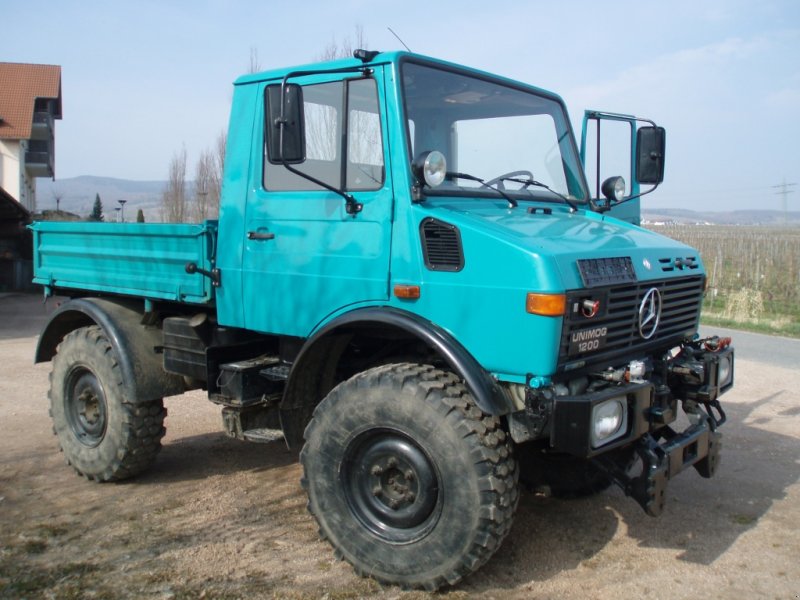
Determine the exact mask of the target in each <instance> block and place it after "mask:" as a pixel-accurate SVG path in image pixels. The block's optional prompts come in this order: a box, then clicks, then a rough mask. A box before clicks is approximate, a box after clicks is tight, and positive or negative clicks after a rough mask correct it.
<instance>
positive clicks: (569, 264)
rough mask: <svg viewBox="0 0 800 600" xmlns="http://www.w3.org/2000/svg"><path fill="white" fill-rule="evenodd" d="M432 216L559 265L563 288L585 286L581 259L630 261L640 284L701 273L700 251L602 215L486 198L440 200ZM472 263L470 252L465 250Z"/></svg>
mask: <svg viewBox="0 0 800 600" xmlns="http://www.w3.org/2000/svg"><path fill="white" fill-rule="evenodd" d="M432 213H435V214H431V215H430V216H434V217H435V218H437V219H441V220H442V221H445V222H448V223H451V224H452V225H455V226H457V227H458V228H459V229H461V230H462V231H468V232H469V234H470V236H472V235H476V236H480V235H481V234H483V235H485V236H487V237H490V238H493V239H495V240H497V241H498V242H499V243H501V244H504V245H511V246H514V247H516V248H518V249H520V250H523V251H525V252H527V253H528V254H530V255H531V257H532V258H533V259H534V260H536V261H544V262H547V263H550V264H554V265H555V266H556V267H557V268H558V270H559V272H560V276H561V277H560V279H561V283H562V285H563V286H564V289H575V288H580V287H583V282H582V279H581V276H580V272H579V270H578V266H577V261H578V260H579V259H588V258H618V257H629V258H630V259H631V262H632V264H633V267H634V269H635V272H636V276H637V279H638V280H639V281H647V280H655V279H665V278H671V277H681V276H687V275H701V274H703V273H704V270H703V265H702V262H701V260H700V255H699V253H698V252H697V251H696V250H694V249H693V248H691V247H689V246H686V245H685V244H683V243H680V242H677V241H675V240H672V239H670V238H667V237H665V236H663V235H660V234H658V233H655V232H653V231H650V230H647V229H644V228H642V227H639V226H636V225H632V224H630V223H627V222H625V221H620V220H618V219H614V218H612V217H609V216H604V215H602V214H599V213H595V212H591V211H585V210H579V211H577V212H574V213H573V212H570V211H569V209H568V207H566V206H563V207H562V206H560V205H547V206H546V207H544V208H543V207H542V206H541V205H539V206H535V207H533V206H531V207H528V206H526V205H525V204H522V203H521V204H520V206H519V207H517V208H510V209H509V208H506V207H505V206H502V205H501V204H500V203H494V202H491V201H489V202H487V201H486V200H475V201H462V202H441V203H438V205H437V207H436V210H434V211H432ZM465 253H467V260H469V255H468V253H469V248H465Z"/></svg>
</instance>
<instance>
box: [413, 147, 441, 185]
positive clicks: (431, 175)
mask: <svg viewBox="0 0 800 600" xmlns="http://www.w3.org/2000/svg"><path fill="white" fill-rule="evenodd" d="M412 169H413V171H414V175H416V176H417V179H419V180H420V183H423V182H424V183H425V184H426V185H428V186H429V187H436V186H438V185H441V183H442V182H443V181H444V178H445V177H446V176H447V160H445V157H444V154H442V153H441V152H439V151H438V150H432V151H430V152H423V153H422V154H420V155H419V156H417V158H416V159H414V162H413V164H412Z"/></svg>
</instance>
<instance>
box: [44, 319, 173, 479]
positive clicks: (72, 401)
mask: <svg viewBox="0 0 800 600" xmlns="http://www.w3.org/2000/svg"><path fill="white" fill-rule="evenodd" d="M49 397H50V416H51V417H52V419H53V432H54V433H55V434H56V436H57V437H58V442H59V445H60V446H61V450H62V451H63V452H64V457H65V458H66V461H67V464H69V465H71V466H72V467H73V468H74V469H75V470H76V471H77V472H78V474H79V475H83V476H84V477H86V478H87V479H90V480H94V481H116V480H120V479H126V478H128V477H132V476H133V475H136V474H138V473H141V472H142V471H144V470H145V469H146V468H147V467H149V466H150V465H151V464H152V462H153V460H155V457H156V454H158V451H159V450H160V449H161V438H162V437H164V433H165V432H166V431H165V429H164V427H163V424H164V417H165V416H166V414H167V413H166V410H165V409H164V404H163V401H162V400H161V399H160V398H159V399H157V400H152V401H149V402H139V403H136V404H134V403H133V402H131V400H130V398H129V397H128V394H127V388H126V385H125V382H124V381H123V380H122V372H121V369H120V367H119V364H118V362H117V359H116V357H115V353H114V350H113V349H112V347H111V344H110V343H109V341H108V339H107V338H106V336H105V334H104V333H103V331H102V330H101V329H100V328H99V327H97V326H90V327H82V328H80V329H76V330H75V331H73V332H71V333H69V334H67V336H66V337H65V338H64V339H63V340H62V342H61V343H60V344H59V346H58V349H57V352H56V355H55V357H54V358H53V368H52V371H51V372H50V393H49Z"/></svg>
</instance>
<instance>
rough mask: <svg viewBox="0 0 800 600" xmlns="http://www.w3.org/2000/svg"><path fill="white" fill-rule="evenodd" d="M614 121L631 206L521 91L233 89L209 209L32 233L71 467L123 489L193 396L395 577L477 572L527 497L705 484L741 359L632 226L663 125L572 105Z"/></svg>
mask: <svg viewBox="0 0 800 600" xmlns="http://www.w3.org/2000/svg"><path fill="white" fill-rule="evenodd" d="M613 121H616V122H618V123H619V122H622V123H624V124H627V125H626V126H629V129H630V150H629V152H630V156H629V157H628V158H629V159H630V170H631V173H630V174H628V173H623V175H626V176H627V177H630V184H631V185H630V190H629V191H626V184H625V181H624V178H623V177H609V178H607V179H606V180H605V181H604V182H602V185H601V183H600V179H599V177H598V178H597V181H596V185H595V186H594V187H595V191H594V193H593V192H592V191H591V190H590V186H589V184H588V183H587V175H586V172H585V168H584V165H583V164H582V158H581V155H583V161H584V162H588V161H589V160H590V159H588V158H587V156H588V155H594V146H593V145H592V144H588V145H587V144H586V137H585V136H584V137H583V141H582V145H583V148H582V151H581V150H579V147H578V145H577V143H576V140H575V137H574V135H573V132H572V128H571V125H570V121H569V118H568V116H567V111H566V108H565V106H564V103H563V101H562V100H561V99H560V98H559V97H558V96H557V95H555V94H552V93H550V92H546V91H544V90H541V89H538V88H536V87H532V86H530V85H526V84H523V83H520V82H517V81H512V80H510V79H506V78H503V77H499V76H495V75H492V74H489V73H485V72H481V71H478V70H473V69H469V68H466V67H463V66H459V65H455V64H451V63H447V62H443V61H439V60H435V59H432V58H427V57H423V56H419V55H415V54H411V53H405V52H387V53H378V52H371V51H357V52H356V53H355V57H354V58H352V59H346V60H340V61H335V62H332V63H324V64H315V65H307V66H302V67H298V68H290V69H281V70H275V71H268V72H264V73H259V74H250V75H245V76H243V77H241V78H240V79H238V80H237V81H236V82H235V85H234V95H233V105H232V109H231V118H230V128H229V133H228V138H227V139H228V145H227V150H226V157H225V167H224V182H223V187H222V198H221V206H220V214H219V219H218V220H211V221H206V222H204V223H201V224H156V223H154V224H138V223H61V222H38V223H35V224H34V225H33V226H32V229H33V234H34V245H35V248H34V269H35V272H34V282H35V283H37V284H41V285H42V286H43V287H44V290H45V293H46V294H47V295H53V294H58V295H59V296H66V297H68V300H67V301H65V302H63V303H61V304H60V306H59V307H58V308H57V309H56V310H55V311H54V313H53V314H52V317H51V318H50V320H49V322H48V323H47V325H46V326H45V327H44V329H43V331H42V333H41V336H40V338H39V342H38V346H37V349H36V357H35V360H36V361H37V362H43V361H51V362H52V373H51V388H50V392H49V397H50V407H51V408H50V410H51V415H52V419H53V425H54V430H55V433H56V436H57V439H58V443H59V444H60V446H61V449H62V450H63V452H64V455H65V457H66V460H67V461H68V463H69V464H70V465H72V467H73V468H74V469H75V470H76V471H77V472H78V473H79V474H81V475H83V476H85V477H86V478H87V479H90V480H94V481H100V482H107V481H116V480H121V479H124V478H128V477H132V476H134V475H136V474H137V473H140V472H142V471H143V470H144V469H146V468H147V467H148V466H150V465H151V464H152V462H153V461H154V459H155V458H156V455H157V453H158V451H159V448H160V443H161V439H162V437H163V435H164V433H165V429H164V426H163V424H164V418H165V416H166V411H165V409H164V405H163V398H164V397H166V396H172V395H177V394H181V393H183V392H185V391H187V390H189V389H196V388H202V389H205V390H207V391H208V398H209V400H211V401H212V402H214V403H216V404H218V405H219V406H220V407H221V411H222V423H223V426H224V429H225V431H226V432H227V433H228V434H229V435H230V436H232V437H235V438H239V439H242V440H250V441H254V442H268V441H272V442H273V444H272V446H269V445H267V446H265V451H269V448H270V447H275V446H274V443H275V440H276V439H278V438H281V437H282V438H283V439H284V440H285V442H286V444H288V445H289V447H290V448H297V449H299V450H300V453H299V456H300V461H301V462H302V467H303V478H302V486H303V487H304V488H305V490H306V491H307V493H308V501H309V502H308V506H309V510H310V511H311V513H312V514H313V515H314V517H315V518H316V520H317V521H318V522H319V527H320V532H321V535H322V536H323V537H324V538H326V539H327V540H328V541H329V542H330V543H331V545H332V546H333V548H334V551H335V553H336V555H337V556H339V557H341V558H343V559H345V560H347V561H349V562H350V563H351V564H352V565H353V567H354V568H355V570H356V571H357V572H358V573H360V574H362V575H365V576H370V577H374V578H375V579H376V580H378V581H380V582H386V583H391V584H397V585H400V586H402V587H404V588H414V587H421V588H425V589H429V590H433V589H436V588H439V587H441V586H443V585H448V584H455V583H456V582H458V581H459V580H460V579H461V578H463V577H464V576H466V575H467V574H469V573H471V572H473V571H474V570H476V569H477V568H479V567H480V566H481V565H482V564H484V563H485V562H486V561H487V560H488V559H489V558H490V557H491V556H492V554H493V553H494V552H495V551H496V550H497V548H498V547H499V546H500V544H501V543H502V541H503V539H504V538H505V536H506V535H507V534H508V532H509V529H510V528H511V524H512V519H513V516H514V511H515V509H516V506H517V501H518V498H519V489H520V486H521V485H527V486H529V487H531V488H533V489H538V490H541V491H545V492H547V491H549V492H550V493H552V494H553V495H561V496H568V495H576V494H590V493H593V492H597V491H599V490H602V489H604V488H606V487H607V486H609V485H612V484H616V485H618V486H619V487H620V488H621V489H622V490H623V491H624V493H625V494H626V495H628V496H630V497H631V498H632V499H633V500H634V501H636V502H637V503H639V504H640V505H641V507H642V508H643V509H644V510H645V511H646V512H647V513H648V514H650V515H653V516H656V515H658V514H659V513H661V512H662V510H663V508H664V503H665V490H666V487H667V482H668V481H669V480H670V479H671V478H673V477H675V476H676V475H678V473H680V472H681V471H683V470H685V469H687V468H688V467H690V466H691V467H694V469H695V470H696V471H697V472H698V473H699V474H700V475H701V476H703V477H711V476H712V475H713V474H714V472H715V470H716V468H717V465H718V463H719V456H720V434H719V433H718V428H719V426H720V425H721V424H722V423H723V422H724V421H725V413H724V411H723V409H722V407H721V405H720V403H719V397H720V396H721V395H722V394H723V393H724V392H726V391H727V390H728V389H730V388H731V386H732V385H733V375H734V353H733V348H732V346H731V345H730V340H728V339H719V338H716V337H714V338H707V339H699V337H698V335H697V330H698V324H699V318H700V308H701V303H702V299H703V294H704V290H705V285H706V274H705V270H704V267H703V262H702V260H701V257H700V256H699V255H698V253H697V251H696V250H694V249H692V248H689V247H687V246H685V245H683V244H681V243H678V242H676V241H673V240H670V239H667V238H665V237H662V236H660V235H657V234H656V233H653V232H651V231H648V230H646V229H643V228H642V227H640V226H639V225H638V206H637V203H638V196H639V195H640V193H639V190H640V187H639V186H643V185H649V186H653V185H657V184H658V183H659V182H661V180H662V178H663V173H664V147H665V134H664V130H663V129H662V128H660V127H657V126H655V124H652V123H644V124H642V123H643V122H642V121H641V120H637V119H635V118H634V117H628V116H625V115H615V114H610V113H600V112H588V113H587V114H586V117H585V123H589V125H590V126H594V125H596V129H597V134H596V136H595V137H596V141H597V148H598V150H597V153H598V154H597V156H598V162H599V161H600V160H601V159H600V158H599V156H600V154H599V153H600V150H599V148H600V146H602V144H601V136H600V124H601V123H603V127H606V126H607V124H609V123H611V122H613ZM584 129H586V127H584ZM606 130H607V129H604V131H606ZM604 156H605V155H604ZM603 160H605V158H604V159H603ZM587 168H588V167H587ZM598 168H599V167H598ZM598 174H599V171H598ZM598 188H601V189H598ZM650 189H652V188H650ZM601 191H602V193H601ZM631 207H635V210H634V211H633V212H631V210H630V209H631ZM626 211H627V212H626ZM615 214H616V215H618V216H620V217H621V218H617V217H615V216H614V215H615ZM667 518H668V517H667ZM675 518H679V517H678V515H675Z"/></svg>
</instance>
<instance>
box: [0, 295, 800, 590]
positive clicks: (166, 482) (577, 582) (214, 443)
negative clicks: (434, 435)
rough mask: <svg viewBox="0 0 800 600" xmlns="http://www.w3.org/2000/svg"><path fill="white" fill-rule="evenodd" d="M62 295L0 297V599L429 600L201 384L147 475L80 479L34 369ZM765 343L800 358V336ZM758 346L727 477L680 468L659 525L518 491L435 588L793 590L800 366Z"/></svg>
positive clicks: (732, 425)
mask: <svg viewBox="0 0 800 600" xmlns="http://www.w3.org/2000/svg"><path fill="white" fill-rule="evenodd" d="M53 306H54V305H53V304H52V303H51V304H50V306H49V307H43V306H42V304H41V300H40V298H39V297H36V296H24V295H6V296H2V297H0V597H2V598H141V597H144V598H148V597H149V598H244V597H247V598H320V597H326V598H330V599H344V598H362V597H364V598H407V599H416V598H427V597H429V596H431V595H430V594H427V593H423V592H403V591H401V590H399V589H398V588H394V587H381V586H380V585H378V584H377V583H375V582H374V581H371V580H368V579H361V578H359V577H356V576H355V575H354V574H353V572H352V570H351V569H350V568H349V566H348V565H347V564H345V563H341V562H339V561H337V560H335V559H334V557H333V553H332V551H331V549H330V548H329V546H328V545H327V544H326V543H323V542H321V541H319V540H318V538H317V532H316V526H315V523H314V521H313V519H312V518H311V517H310V516H309V515H308V513H307V512H306V510H305V497H304V495H303V492H302V489H301V488H300V484H299V478H300V468H299V466H298V465H297V457H296V455H294V454H292V453H290V452H288V451H287V450H286V449H285V447H284V446H283V445H282V443H280V442H274V443H271V444H263V445H262V444H248V443H245V442H238V441H236V440H231V439H229V438H227V437H226V436H225V435H224V434H223V433H222V432H221V425H220V416H219V413H218V408H217V407H215V406H214V405H212V404H210V403H209V402H208V401H207V400H206V399H205V397H204V394H203V393H201V392H193V393H190V394H185V395H183V396H180V397H175V398H169V399H167V401H166V405H167V408H168V411H169V416H168V418H167V423H166V426H167V435H166V437H165V439H164V448H163V450H162V452H161V454H160V455H159V457H158V460H157V461H156V464H155V465H154V467H153V468H152V469H151V470H150V471H148V472H147V473H146V474H144V475H142V476H140V477H138V478H136V479H135V480H133V481H130V482H126V483H119V484H95V483H92V482H88V481H86V480H84V479H82V478H80V477H78V476H76V475H75V474H74V472H72V470H71V469H70V468H69V467H67V466H66V465H65V464H64V461H63V458H62V456H61V455H60V454H59V451H58V446H57V444H56V441H55V438H54V436H53V434H52V430H51V425H50V421H49V418H48V414H47V410H48V405H47V388H48V372H49V369H50V365H49V364H42V365H33V364H32V356H33V353H34V349H35V345H36V337H35V336H36V333H37V332H38V330H39V328H40V327H41V324H42V322H43V320H44V319H45V318H46V313H47V312H48V311H49V310H52V309H53ZM765 339H766V344H765V346H764V347H766V348H772V347H774V354H775V355H780V356H781V357H782V360H783V363H784V364H786V362H787V359H786V357H787V356H789V357H791V356H792V355H793V356H794V357H795V358H794V360H792V359H791V358H789V362H788V364H790V365H800V342H798V341H794V340H782V339H776V340H775V341H774V342H773V343H770V342H769V340H770V338H765ZM735 341H736V340H734V342H735ZM762 341H763V340H762ZM742 354H746V353H745V352H742ZM762 354H765V355H763V356H760V358H758V359H752V358H745V359H741V358H740V360H739V361H738V362H737V365H736V381H737V382H736V386H735V388H734V390H733V391H732V392H730V393H729V394H728V395H726V396H725V397H724V405H725V408H726V410H727V412H728V418H729V422H728V424H726V425H725V426H724V428H723V432H724V439H723V444H724V446H723V461H722V466H721V468H720V471H719V472H718V474H717V477H716V478H714V479H711V480H705V479H702V478H700V477H699V476H698V475H697V474H696V473H695V472H694V471H693V470H690V471H688V472H686V473H684V474H682V475H681V476H680V477H679V478H677V479H676V480H674V481H673V482H671V484H670V486H669V489H668V501H667V507H666V510H665V512H664V514H663V515H662V516H661V517H659V518H657V519H653V518H650V517H648V516H646V515H645V514H644V513H643V511H642V510H641V509H640V508H639V507H638V506H637V505H636V504H635V503H634V502H633V501H632V500H630V499H627V498H625V497H624V495H623V494H622V493H621V492H620V491H619V490H616V489H611V490H609V491H607V492H604V493H602V494H599V495H597V496H595V497H592V498H584V499H579V500H571V501H563V500H561V501H559V500H555V499H552V498H547V497H544V496H541V495H535V494H532V493H525V494H523V496H522V500H521V502H520V507H519V511H518V513H517V518H516V521H515V524H514V528H513V530H512V532H511V534H510V536H509V537H508V539H507V540H506V542H505V544H504V545H503V547H502V548H501V549H500V550H499V551H498V553H497V554H496V555H495V557H494V558H493V559H492V560H491V561H490V562H489V563H488V564H487V565H486V566H485V567H484V568H483V569H481V570H480V571H478V572H477V573H476V574H474V575H472V576H471V577H469V578H467V579H466V580H464V581H463V582H462V583H461V584H459V585H458V586H456V587H455V588H453V589H449V590H445V591H444V592H442V593H440V594H438V596H444V597H447V598H468V597H469V598H471V597H476V598H503V599H504V600H505V599H509V598H599V599H603V598H641V597H647V598H655V599H660V598H663V599H669V600H676V599H680V598H698V597H700V598H736V599H738V598H747V599H750V598H770V599H776V598H779V599H795V600H796V599H798V598H800V566H799V565H800V561H798V556H800V536H799V535H798V533H799V532H798V529H800V486H798V479H799V478H800V460H798V459H800V444H798V438H800V392H799V391H798V390H800V371H798V369H797V368H789V367H776V366H772V365H771V364H769V363H770V359H769V354H770V353H769V352H768V353H762Z"/></svg>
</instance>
